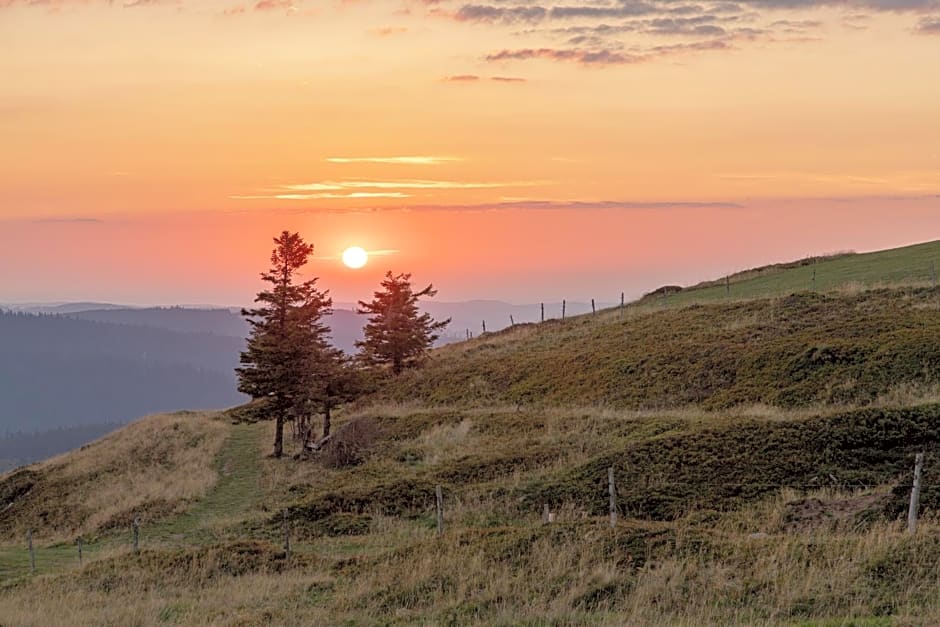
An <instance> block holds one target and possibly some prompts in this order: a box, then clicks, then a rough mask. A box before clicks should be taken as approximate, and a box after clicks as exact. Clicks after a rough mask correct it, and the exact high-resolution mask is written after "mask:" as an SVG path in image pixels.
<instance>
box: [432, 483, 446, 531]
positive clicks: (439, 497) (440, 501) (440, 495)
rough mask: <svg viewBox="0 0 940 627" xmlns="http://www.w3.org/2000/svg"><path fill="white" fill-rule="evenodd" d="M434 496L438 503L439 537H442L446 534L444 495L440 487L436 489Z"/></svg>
mask: <svg viewBox="0 0 940 627" xmlns="http://www.w3.org/2000/svg"><path fill="white" fill-rule="evenodd" d="M434 496H435V497H436V501H437V535H441V534H442V533H444V493H443V492H442V491H441V486H440V485H438V486H436V487H435V488H434Z"/></svg>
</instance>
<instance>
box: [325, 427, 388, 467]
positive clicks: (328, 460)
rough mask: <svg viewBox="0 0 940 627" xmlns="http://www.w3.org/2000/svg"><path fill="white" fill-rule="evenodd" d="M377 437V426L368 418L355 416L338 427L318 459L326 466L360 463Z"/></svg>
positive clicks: (347, 465) (345, 465) (344, 465)
mask: <svg viewBox="0 0 940 627" xmlns="http://www.w3.org/2000/svg"><path fill="white" fill-rule="evenodd" d="M378 437H379V428H378V426H377V425H376V424H375V422H374V421H373V420H371V419H369V418H356V419H355V420H352V421H350V422H348V423H346V424H345V425H343V427H342V428H340V429H339V430H338V431H337V432H336V433H335V434H334V435H333V438H332V439H331V440H330V441H329V442H327V444H326V446H324V447H323V451H322V453H321V454H320V461H321V462H322V463H323V465H324V466H326V467H327V468H347V467H349V466H356V465H358V464H361V463H362V462H363V461H364V460H365V457H366V455H367V454H368V452H369V449H370V448H372V445H373V444H375V441H376V440H377V439H378Z"/></svg>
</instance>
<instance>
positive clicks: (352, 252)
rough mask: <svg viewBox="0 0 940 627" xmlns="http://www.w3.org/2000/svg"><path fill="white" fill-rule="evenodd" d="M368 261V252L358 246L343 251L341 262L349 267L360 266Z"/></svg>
mask: <svg viewBox="0 0 940 627" xmlns="http://www.w3.org/2000/svg"><path fill="white" fill-rule="evenodd" d="M368 261H369V253H367V252H366V251H365V250H364V249H362V248H360V247H358V246H352V247H350V248H347V249H346V250H344V251H343V263H344V264H346V265H347V266H348V267H350V268H354V269H355V268H361V267H362V266H364V265H366V263H367V262H368Z"/></svg>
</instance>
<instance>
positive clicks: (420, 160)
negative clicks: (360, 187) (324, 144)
mask: <svg viewBox="0 0 940 627" xmlns="http://www.w3.org/2000/svg"><path fill="white" fill-rule="evenodd" d="M326 161H328V162H329V163H344V164H345V163H382V164H386V165H440V164H442V163H453V162H456V161H463V158H462V157H432V156H410V157H327V158H326Z"/></svg>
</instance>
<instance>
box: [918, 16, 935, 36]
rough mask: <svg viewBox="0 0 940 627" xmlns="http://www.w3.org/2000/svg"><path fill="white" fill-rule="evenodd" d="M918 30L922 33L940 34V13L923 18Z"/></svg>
mask: <svg viewBox="0 0 940 627" xmlns="http://www.w3.org/2000/svg"><path fill="white" fill-rule="evenodd" d="M916 31H917V32H918V33H920V34H921V35H940V15H937V16H932V17H925V18H923V19H921V20H920V22H918V23H917V28H916Z"/></svg>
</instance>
